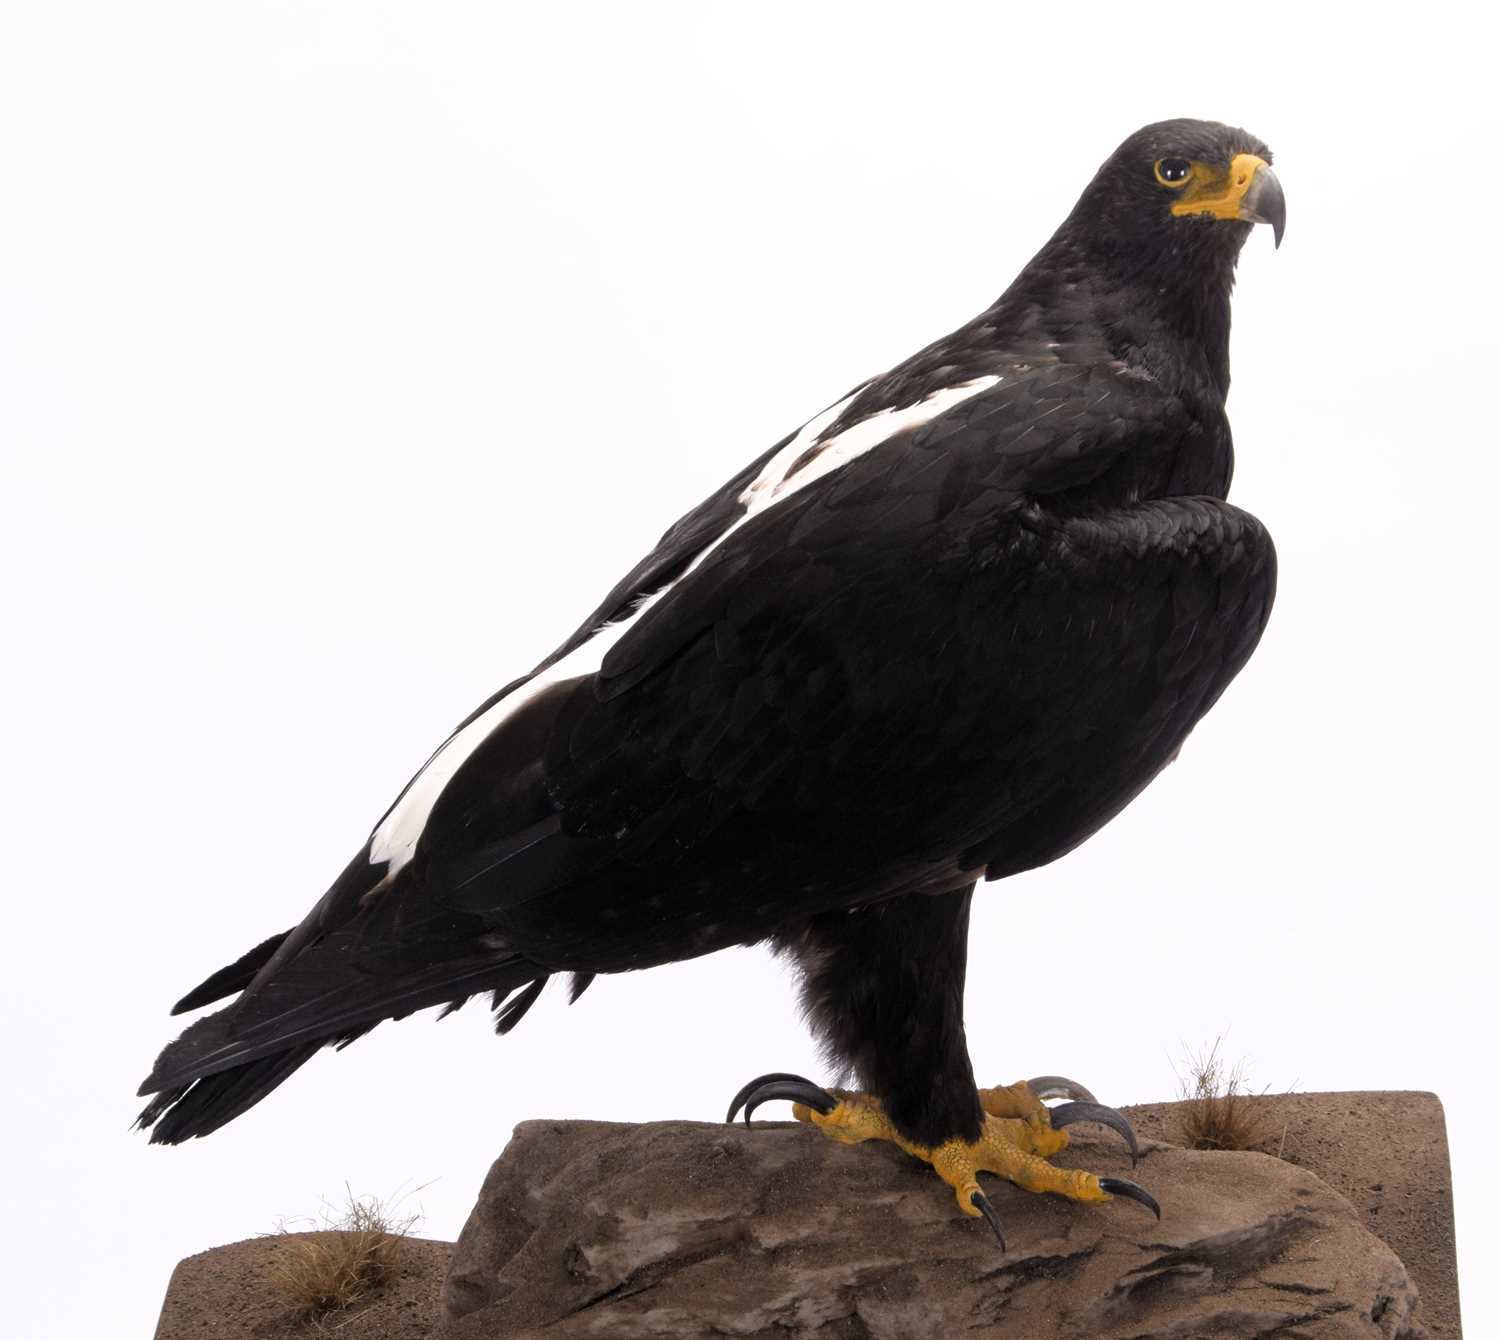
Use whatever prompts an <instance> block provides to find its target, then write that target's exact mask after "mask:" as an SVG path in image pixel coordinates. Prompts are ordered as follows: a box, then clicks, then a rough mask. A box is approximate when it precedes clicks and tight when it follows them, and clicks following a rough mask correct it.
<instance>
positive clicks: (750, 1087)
mask: <svg viewBox="0 0 1500 1340" xmlns="http://www.w3.org/2000/svg"><path fill="white" fill-rule="evenodd" d="M776 1098H787V1099H790V1100H791V1101H792V1102H794V1103H805V1104H807V1106H808V1107H810V1108H813V1109H815V1110H816V1111H818V1112H821V1113H822V1114H823V1115H825V1116H826V1115H827V1114H828V1113H830V1112H832V1111H833V1109H834V1108H836V1107H837V1106H838V1105H839V1100H838V1099H837V1098H835V1097H834V1096H833V1095H832V1094H831V1093H829V1092H828V1090H827V1089H820V1088H819V1087H818V1086H817V1085H816V1084H814V1083H813V1082H812V1081H811V1080H810V1079H803V1078H802V1076H801V1075H788V1074H785V1073H779V1072H778V1073H776V1074H771V1075H762V1076H760V1078H759V1079H753V1080H751V1081H750V1083H748V1084H747V1085H745V1087H744V1088H743V1089H741V1090H740V1091H739V1092H738V1093H737V1094H735V1096H734V1102H733V1103H731V1104H730V1106H729V1115H728V1116H727V1117H726V1118H725V1120H726V1121H733V1120H734V1114H735V1113H736V1112H738V1111H739V1110H740V1108H741V1106H743V1107H744V1109H745V1125H747V1126H748V1125H749V1124H750V1114H751V1113H752V1112H754V1111H755V1109H756V1108H757V1107H759V1106H760V1105H761V1104H762V1103H769V1102H771V1101H772V1100H773V1099H776Z"/></svg>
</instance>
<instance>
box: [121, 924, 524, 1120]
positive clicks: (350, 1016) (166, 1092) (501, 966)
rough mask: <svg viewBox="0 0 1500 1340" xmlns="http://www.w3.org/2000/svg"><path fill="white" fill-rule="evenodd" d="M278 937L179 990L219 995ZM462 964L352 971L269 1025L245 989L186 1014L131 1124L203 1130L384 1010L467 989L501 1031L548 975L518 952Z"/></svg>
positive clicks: (398, 1010) (397, 1011) (413, 1006)
mask: <svg viewBox="0 0 1500 1340" xmlns="http://www.w3.org/2000/svg"><path fill="white" fill-rule="evenodd" d="M284 938H285V937H284V936H273V937H272V938H271V939H270V940H267V941H266V942H265V943H264V944H262V945H260V946H258V947H257V948H255V949H253V950H251V951H250V953H248V954H246V955H245V956H244V957H243V958H241V959H240V960H239V961H238V962H237V963H235V964H232V965H231V966H230V967H228V968H224V969H221V970H220V971H219V972H217V973H215V974H214V976H213V977H211V978H209V980H208V981H207V982H205V983H204V984H203V986H201V987H199V988H197V989H196V990H195V991H193V992H191V993H189V995H188V996H186V997H184V999H185V1000H187V1001H192V1000H194V999H197V998H200V997H202V996H204V995H205V994H206V993H207V992H209V991H214V992H216V993H217V994H220V995H222V994H227V992H228V991H232V990H234V989H236V988H235V987H234V986H232V985H229V986H226V985H225V984H226V983H230V982H232V981H235V980H237V978H238V977H241V976H245V975H246V974H248V975H249V976H252V977H253V976H254V973H255V971H256V969H255V967H253V966H251V965H252V964H253V963H254V962H255V961H256V960H257V959H258V960H259V961H260V962H265V961H268V960H269V959H270V957H271V955H272V953H273V952H274V950H275V948H276V946H277V945H278V944H280V942H281V941H282V940H283V939H284ZM313 952H315V951H313ZM464 966H465V967H467V969H468V971H463V970H462V969H461V968H457V969H456V968H453V967H444V968H443V969H441V970H440V971H433V970H431V969H429V970H428V971H426V972H416V973H412V974H410V975H409V976H407V977H406V978H405V979H404V980H403V979H402V978H400V977H395V978H394V979H385V980H383V981H378V982H377V983H375V984H366V983H364V982H363V981H362V980H361V979H360V978H358V977H356V978H355V979H354V981H353V983H352V985H353V986H354V988H355V990H354V991H353V992H352V993H346V992H337V991H335V992H333V993H329V994H330V995H331V996H332V997H333V998H332V999H328V998H325V999H323V1000H320V1001H318V1002H316V1005H315V1007H314V1009H313V1012H312V1013H313V1017H311V1018H309V1017H307V1016H306V1014H305V1013H304V1012H303V1011H300V1010H297V1011H278V1013H277V1015H276V1017H275V1018H274V1020H273V1021H272V1023H271V1025H270V1027H269V1028H268V1027H267V1026H266V1025H265V1024H261V1025H260V1026H257V1021H256V1018H255V1008H256V1005H257V1004H258V1003H259V1002H258V1001H257V1000H255V999H254V997H253V993H251V994H249V995H247V996H242V997H241V998H240V999H239V1000H238V1001H236V1002H235V1003H234V1004H232V1005H229V1006H227V1007H225V1008H224V1009H222V1010H219V1011H217V1012H215V1013H214V1014H211V1015H209V1016H208V1017H207V1018H204V1019H199V1020H198V1021H197V1022H195V1023H193V1024H190V1025H189V1026H188V1027H187V1028H186V1029H184V1030H183V1033H182V1035H181V1036H180V1037H179V1038H177V1040H176V1041H175V1042H172V1043H169V1044H168V1045H167V1047H166V1048H165V1050H164V1051H163V1052H162V1054H161V1055H160V1056H159V1057H158V1058H157V1060H156V1065H155V1066H154V1067H152V1071H151V1074H150V1075H149V1076H148V1077H147V1079H146V1082H145V1083H144V1084H142V1085H141V1088H140V1096H141V1097H148V1096H149V1097H150V1098H151V1101H150V1102H149V1103H148V1104H147V1105H146V1107H145V1109H144V1110H143V1111H142V1112H141V1114H140V1116H139V1117H138V1118H137V1119H136V1126H137V1127H138V1128H139V1129H141V1130H145V1129H147V1128H150V1130H151V1143H152V1144H168V1145H175V1144H180V1143H181V1142H182V1141H184V1140H191V1139H192V1138H193V1137H194V1136H199V1135H208V1134H210V1133H211V1132H213V1131H216V1130H218V1129H219V1127H220V1126H223V1125H224V1124H225V1123H226V1122H229V1121H232V1120H233V1119H234V1118H235V1117H237V1116H239V1115H240V1114H241V1113H242V1112H245V1111H247V1110H248V1109H249V1108H251V1107H253V1106H254V1105H255V1104H256V1103H258V1102H260V1100H261V1099H262V1098H264V1097H265V1096H266V1095H267V1094H268V1093H270V1092H271V1090H272V1089H274V1088H276V1086H277V1085H279V1084H280V1083H281V1082H282V1081H283V1080H284V1079H286V1078H287V1077H288V1076H289V1075H291V1074H292V1072H293V1071H294V1070H296V1069H297V1068H298V1067H299V1066H301V1065H302V1064H303V1063H304V1062H306V1061H307V1060H309V1059H310V1058H311V1057H312V1055H313V1053H315V1052H316V1051H317V1050H318V1049H319V1048H320V1047H324V1046H344V1045H347V1044H348V1043H350V1042H352V1041H354V1039H355V1038H357V1037H361V1036H363V1035H364V1034H365V1033H367V1032H369V1031H370V1029H372V1028H374V1027H375V1025H376V1024H378V1023H379V1022H380V1021H381V1020H383V1019H390V1018H401V1017H403V1016H405V1015H407V1014H410V1013H412V1012H413V1011H414V1010H420V1009H425V1008H427V1007H428V1006H432V1005H441V1004H443V1003H445V1002H448V1003H453V1002H454V1001H455V1000H456V998H457V997H461V996H465V995H467V994H469V993H471V992H474V991H481V990H486V991H493V992H494V993H495V1002H494V1003H495V1010H496V1013H497V1026H498V1028H499V1030H500V1031H501V1032H509V1030H510V1029H511V1028H512V1027H514V1025H515V1024H516V1023H518V1022H519V1021H520V1018H521V1016H522V1015H524V1014H525V1013H526V1011H527V1010H528V1009H529V1008H530V1007H531V1005H532V1004H533V1003H534V1002H535V1001H536V998H537V996H538V995H539V994H540V991H541V987H542V985H543V984H544V983H545V981H546V979H547V973H546V971H545V970H542V969H538V967H537V966H536V964H534V963H530V962H528V961H527V960H525V959H523V958H521V957H520V956H518V955H503V956H500V957H498V958H491V959H489V960H487V961H483V962H480V963H474V962H472V961H471V962H470V963H469V964H467V965H464ZM314 975H315V976H319V977H321V976H323V974H321V973H315V974H314ZM325 980H326V979H325ZM372 985H373V988H374V989H373V990H372V989H371V986H372ZM221 988H223V989H222V990H221ZM513 993H514V994H513ZM351 994H352V998H351ZM340 996H342V997H343V998H342V999H339V998H338V997H340ZM209 998H210V999H212V998H214V997H209ZM318 1005H320V1006H321V1007H322V1008H317V1007H316V1006H318Z"/></svg>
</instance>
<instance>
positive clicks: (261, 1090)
mask: <svg viewBox="0 0 1500 1340" xmlns="http://www.w3.org/2000/svg"><path fill="white" fill-rule="evenodd" d="M322 1045H323V1044H322V1043H320V1042H310V1043H303V1044H302V1045H301V1046H298V1047H289V1048H288V1049H287V1050H286V1051H283V1052H276V1053H274V1054H273V1055H271V1056H263V1057H261V1058H260V1060H258V1061H250V1062H248V1063H246V1064H245V1065H237V1066H231V1067H230V1068H229V1069H228V1070H220V1071H218V1072H217V1073H215V1074H212V1075H204V1076H202V1077H201V1078H199V1079H195V1080H193V1081H191V1082H190V1083H188V1084H182V1085H179V1086H177V1087H176V1088H171V1089H164V1090H163V1091H162V1092H161V1093H159V1094H157V1095H156V1096H155V1097H154V1098H153V1099H152V1100H151V1101H150V1102H149V1103H148V1104H147V1105H146V1108H145V1110H144V1111H143V1112H142V1113H141V1115H140V1116H139V1117H138V1118H137V1119H136V1123H135V1124H136V1127H137V1129H139V1130H145V1129H147V1128H148V1127H149V1128H150V1129H151V1143H152V1144H153V1145H179V1144H181V1143H182V1142H183V1141H184V1140H191V1139H193V1138H194V1137H195V1136H199V1135H208V1134H210V1133H212V1132H213V1131H216V1130H218V1129H219V1127H220V1126H223V1125H224V1124H225V1123H226V1122H230V1121H233V1120H234V1119H235V1118H236V1117H237V1116H239V1115H240V1114H241V1113H242V1112H245V1111H247V1110H248V1109H249V1108H252V1107H254V1106H255V1104H256V1103H258V1102H260V1100H261V1099H262V1098H264V1097H265V1096H266V1095H267V1094H268V1093H270V1092H271V1090H272V1089H274V1088H275V1087H276V1086H277V1085H278V1084H280V1083H281V1082H282V1080H284V1079H286V1078H287V1077H288V1076H289V1075H290V1074H291V1073H292V1072H293V1071H294V1070H296V1069H297V1068H298V1067H299V1066H301V1065H302V1064H303V1062H305V1061H308V1060H310V1059H311V1058H312V1055H313V1053H314V1052H316V1051H317V1050H318V1049H319V1047H321V1046H322Z"/></svg>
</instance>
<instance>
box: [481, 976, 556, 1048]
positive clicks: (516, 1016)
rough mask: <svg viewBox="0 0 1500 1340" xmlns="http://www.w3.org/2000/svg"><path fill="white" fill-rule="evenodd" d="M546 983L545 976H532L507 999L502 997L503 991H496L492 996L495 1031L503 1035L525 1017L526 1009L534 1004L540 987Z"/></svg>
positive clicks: (539, 993)
mask: <svg viewBox="0 0 1500 1340" xmlns="http://www.w3.org/2000/svg"><path fill="white" fill-rule="evenodd" d="M546 985H547V979H546V978H545V977H534V978H532V979H531V982H530V984H529V985H527V986H524V987H522V988H521V990H519V991H518V992H516V994H515V995H514V996H512V997H511V998H510V999H509V1000H506V999H505V998H504V993H502V992H500V991H496V992H495V993H494V997H493V999H494V1008H495V1032H497V1033H499V1034H501V1035H502V1036H503V1035H504V1034H506V1033H509V1032H510V1030H511V1029H513V1028H514V1027H515V1026H516V1025H517V1024H518V1023H520V1022H521V1020H522V1019H524V1018H525V1017H526V1011H527V1010H529V1009H530V1008H531V1007H532V1006H533V1005H535V1004H536V998H537V997H538V996H539V995H541V994H542V988H543V987H544V986H546Z"/></svg>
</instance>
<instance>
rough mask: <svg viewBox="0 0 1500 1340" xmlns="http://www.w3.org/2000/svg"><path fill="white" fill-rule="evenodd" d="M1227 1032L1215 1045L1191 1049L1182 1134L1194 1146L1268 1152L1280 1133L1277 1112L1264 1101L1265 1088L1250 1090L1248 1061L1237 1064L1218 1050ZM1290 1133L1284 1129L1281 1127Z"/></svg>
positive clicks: (1183, 1088)
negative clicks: (1263, 1089) (1247, 1072)
mask: <svg viewBox="0 0 1500 1340" xmlns="http://www.w3.org/2000/svg"><path fill="white" fill-rule="evenodd" d="M1223 1041H1224V1039H1223V1038H1215V1039H1214V1044H1213V1046H1212V1047H1209V1048H1207V1049H1206V1050H1203V1051H1199V1052H1193V1053H1189V1054H1188V1058H1187V1064H1188V1077H1187V1079H1186V1080H1182V1079H1179V1081H1178V1082H1179V1084H1180V1086H1181V1091H1182V1106H1181V1108H1180V1109H1179V1111H1180V1113H1181V1127H1180V1130H1179V1134H1180V1135H1181V1137H1182V1142H1183V1143H1184V1144H1185V1145H1186V1146H1187V1147H1188V1148H1189V1149H1236V1150H1238V1149H1254V1150H1261V1151H1263V1152H1267V1153H1269V1152H1270V1150H1269V1146H1270V1144H1271V1143H1272V1141H1274V1140H1275V1139H1276V1137H1277V1134H1278V1132H1277V1123H1276V1118H1275V1115H1274V1114H1273V1113H1272V1112H1271V1111H1270V1110H1269V1108H1268V1105H1267V1104H1265V1103H1262V1102H1261V1101H1260V1100H1261V1098H1263V1097H1264V1096H1265V1095H1264V1091H1262V1092H1261V1093H1259V1094H1254V1093H1250V1092H1248V1090H1247V1087H1246V1083H1245V1063H1244V1062H1243V1061H1237V1062H1236V1063H1235V1064H1234V1065H1233V1066H1232V1067H1231V1066H1229V1065H1228V1064H1226V1062H1225V1061H1224V1059H1223V1057H1221V1056H1220V1055H1219V1047H1220V1045H1221V1044H1222V1043H1223ZM1281 1135H1282V1136H1283V1137H1284V1136H1285V1131H1282V1132H1281Z"/></svg>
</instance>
